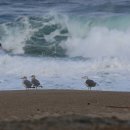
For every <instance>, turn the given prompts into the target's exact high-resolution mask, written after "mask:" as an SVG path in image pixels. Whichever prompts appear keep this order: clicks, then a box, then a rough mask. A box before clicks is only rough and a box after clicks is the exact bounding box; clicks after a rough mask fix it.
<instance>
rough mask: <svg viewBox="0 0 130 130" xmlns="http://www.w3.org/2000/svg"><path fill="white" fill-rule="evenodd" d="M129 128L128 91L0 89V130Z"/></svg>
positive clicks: (129, 95)
mask: <svg viewBox="0 0 130 130" xmlns="http://www.w3.org/2000/svg"><path fill="white" fill-rule="evenodd" d="M41 129H45V130H86V129H87V130H99V129H101V130H130V93H128V92H101V91H79V90H25V91H1V92H0V130H41Z"/></svg>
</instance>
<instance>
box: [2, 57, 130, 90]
mask: <svg viewBox="0 0 130 130" xmlns="http://www.w3.org/2000/svg"><path fill="white" fill-rule="evenodd" d="M0 73H1V75H0V81H1V82H0V89H1V90H7V89H24V87H23V86H22V82H21V79H20V78H21V77H22V76H27V77H28V78H29V79H30V75H32V74H35V75H36V76H37V77H38V79H39V80H40V81H41V83H42V84H43V85H44V86H45V87H44V88H45V89H87V88H86V86H85V85H84V81H85V80H84V79H82V78H81V77H82V76H85V75H87V76H89V77H90V78H92V79H94V80H95V81H97V82H98V84H99V86H97V87H96V88H94V89H96V90H116V91H121V90H122V91H130V89H128V85H129V84H130V81H129V78H130V77H129V74H130V62H129V60H127V59H119V58H105V59H103V58H101V59H100V58H99V59H91V60H72V59H59V58H58V59H57V58H40V57H39V58H38V57H37V58H35V57H21V56H9V55H4V56H0ZM124 82H125V84H126V85H125V86H124V85H123V84H124ZM117 86H118V88H117Z"/></svg>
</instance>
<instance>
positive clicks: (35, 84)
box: [31, 75, 42, 89]
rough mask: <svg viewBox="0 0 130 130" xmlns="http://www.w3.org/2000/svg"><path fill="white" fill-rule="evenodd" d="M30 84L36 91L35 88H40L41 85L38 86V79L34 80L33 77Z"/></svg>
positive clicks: (33, 76) (34, 77)
mask: <svg viewBox="0 0 130 130" xmlns="http://www.w3.org/2000/svg"><path fill="white" fill-rule="evenodd" d="M31 83H32V85H33V87H35V88H36V89H37V87H41V88H42V85H41V84H40V81H39V80H38V79H36V76H35V75H32V76H31Z"/></svg>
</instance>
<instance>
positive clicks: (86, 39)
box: [0, 14, 130, 58]
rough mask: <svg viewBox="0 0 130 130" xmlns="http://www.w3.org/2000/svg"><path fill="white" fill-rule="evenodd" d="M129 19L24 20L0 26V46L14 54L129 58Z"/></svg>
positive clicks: (54, 17)
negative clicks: (0, 43) (127, 56)
mask: <svg viewBox="0 0 130 130" xmlns="http://www.w3.org/2000/svg"><path fill="white" fill-rule="evenodd" d="M129 21H130V17H129V16H127V15H125V16H122V15H116V16H114V15H108V16H103V15H102V16H99V17H96V16H95V15H93V16H92V15H91V16H86V17H85V16H77V17H76V16H67V15H63V14H62V15H61V14H47V15H45V16H43V17H40V16H39V17H32V16H23V17H19V18H17V19H16V20H15V21H13V22H8V23H7V22H6V23H1V24H0V42H2V44H3V48H4V49H5V50H6V51H7V52H9V53H13V54H27V55H32V56H51V57H54V56H58V57H67V56H68V57H85V58H86V57H87V58H88V57H97V56H98V57H104V56H126V55H130V51H129V48H130V37H129V35H130V23H129Z"/></svg>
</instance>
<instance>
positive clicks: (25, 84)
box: [21, 76, 33, 89]
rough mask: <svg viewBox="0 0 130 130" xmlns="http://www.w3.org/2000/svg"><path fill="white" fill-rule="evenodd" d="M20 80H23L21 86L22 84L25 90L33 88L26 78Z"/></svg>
mask: <svg viewBox="0 0 130 130" xmlns="http://www.w3.org/2000/svg"><path fill="white" fill-rule="evenodd" d="M21 79H23V84H24V86H25V88H26V89H28V88H33V87H32V83H31V82H30V81H29V80H28V79H27V77H26V76H24V77H22V78H21Z"/></svg>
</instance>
